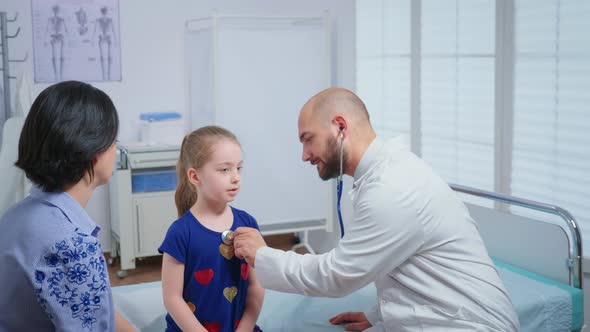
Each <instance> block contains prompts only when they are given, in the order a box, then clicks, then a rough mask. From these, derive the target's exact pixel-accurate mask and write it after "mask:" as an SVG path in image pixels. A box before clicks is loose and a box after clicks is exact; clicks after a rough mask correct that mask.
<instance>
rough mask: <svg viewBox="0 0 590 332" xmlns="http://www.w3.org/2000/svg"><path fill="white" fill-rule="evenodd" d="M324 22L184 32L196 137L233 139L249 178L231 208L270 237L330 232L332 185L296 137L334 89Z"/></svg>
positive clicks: (270, 22)
mask: <svg viewBox="0 0 590 332" xmlns="http://www.w3.org/2000/svg"><path fill="white" fill-rule="evenodd" d="M327 22H328V19H327V17H322V16H320V17H301V18H296V17H294V18H289V17H226V16H219V17H212V18H208V19H202V20H195V21H190V22H188V24H187V27H186V34H185V35H186V38H185V41H186V63H187V71H188V73H187V76H188V77H187V81H188V82H187V85H188V87H189V91H188V99H189V100H188V104H189V110H190V118H191V121H190V123H191V127H192V128H191V129H196V128H198V127H201V126H203V125H210V124H215V125H220V126H223V127H226V128H228V129H229V130H231V131H232V132H234V133H235V134H236V136H237V137H238V139H239V140H240V143H241V145H242V148H243V158H244V170H243V171H242V180H241V182H242V189H241V192H240V194H239V195H238V197H237V199H236V200H235V201H234V203H232V204H233V205H234V206H235V207H237V208H241V209H244V210H246V211H247V212H249V213H251V214H252V215H253V216H254V217H255V218H256V219H257V220H258V222H259V224H260V225H261V227H262V226H267V227H265V229H267V230H268V229H270V228H269V225H271V226H270V227H271V228H272V229H273V230H274V231H277V232H280V230H281V229H283V230H287V229H288V230H296V229H301V228H305V229H311V228H314V229H319V228H321V229H328V230H329V229H331V223H332V219H333V205H332V204H331V203H332V192H333V181H328V182H323V181H321V180H320V179H319V178H318V175H317V171H316V170H315V168H314V167H312V166H310V165H309V164H307V163H303V162H302V161H301V149H302V147H301V143H300V142H299V139H298V132H297V118H298V114H299V110H300V109H301V107H302V106H303V104H304V103H305V102H306V101H307V100H308V99H309V98H310V97H311V96H313V95H314V94H316V93H317V92H319V91H321V90H323V89H325V88H327V87H329V86H330V85H331V82H330V80H331V64H330V60H331V59H330V57H331V53H330V38H329V36H330V34H329V26H328V24H327ZM267 234H268V232H267Z"/></svg>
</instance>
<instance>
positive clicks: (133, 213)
mask: <svg viewBox="0 0 590 332" xmlns="http://www.w3.org/2000/svg"><path fill="white" fill-rule="evenodd" d="M178 153H179V150H178V147H177V146H150V147H149V148H148V147H135V148H128V147H127V148H125V147H121V148H119V151H118V160H117V168H116V170H115V172H114V174H113V178H112V179H111V182H110V185H109V191H110V204H111V234H112V251H111V256H112V257H117V256H118V257H120V263H121V271H120V273H119V277H124V276H125V275H126V270H129V269H134V268H135V260H136V259H137V258H140V257H148V256H155V255H158V254H159V253H158V247H159V246H160V244H162V240H163V239H164V236H165V235H166V231H167V230H168V227H169V226H170V224H171V223H172V222H173V221H174V220H176V219H177V213H176V206H175V204H174V190H175V187H176V185H175V182H174V183H171V182H170V181H171V180H172V179H175V177H176V173H175V167H176V162H177V160H178ZM161 174H165V175H166V177H162V176H161ZM149 176H159V178H150V177H149ZM134 179H135V180H136V181H135V185H134V184H133V183H134V181H133V180H134ZM140 180H141V181H140ZM150 181H151V182H150Z"/></svg>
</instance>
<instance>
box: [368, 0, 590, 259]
mask: <svg viewBox="0 0 590 332" xmlns="http://www.w3.org/2000/svg"><path fill="white" fill-rule="evenodd" d="M589 15H590V2H588V1H587V0H568V1H565V0H510V1H498V2H496V1H494V0H413V1H412V0H379V1H377V0H371V1H366V0H362V1H357V92H358V94H359V96H360V97H361V98H362V99H363V100H365V101H366V104H367V108H368V109H369V113H370V115H371V118H372V121H373V125H374V126H375V128H376V130H377V133H378V134H379V135H386V136H393V135H396V134H407V135H408V136H409V137H411V146H412V149H413V151H414V152H416V153H417V154H419V155H421V156H422V157H423V158H424V159H425V160H426V161H427V162H428V163H429V164H431V165H432V166H433V167H434V168H435V169H436V170H437V172H438V173H439V174H440V175H441V176H443V177H444V178H445V179H446V180H447V181H449V182H451V183H459V184H464V185H468V186H472V187H476V188H481V189H486V190H492V191H496V192H501V193H508V194H512V195H515V196H520V197H524V198H528V199H532V200H537V201H541V202H544V203H549V204H555V205H558V206H561V207H563V208H565V209H567V210H569V211H570V212H571V213H572V214H573V215H574V217H576V219H577V220H578V221H579V222H580V224H581V228H582V233H583V237H584V238H585V239H588V240H590V200H589V199H588V197H589V196H590V93H588V90H590V34H588V33H586V32H587V31H590V21H589V20H587V19H586V18H587V17H588V16H589ZM585 247H586V248H590V246H585Z"/></svg>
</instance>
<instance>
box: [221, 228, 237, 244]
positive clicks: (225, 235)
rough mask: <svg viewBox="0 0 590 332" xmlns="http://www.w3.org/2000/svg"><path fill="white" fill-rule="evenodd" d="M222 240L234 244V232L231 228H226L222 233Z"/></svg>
mask: <svg viewBox="0 0 590 332" xmlns="http://www.w3.org/2000/svg"><path fill="white" fill-rule="evenodd" d="M221 242H223V243H224V244H227V245H228V246H231V245H233V244H234V232H232V230H231V229H226V230H225V231H223V232H222V233H221Z"/></svg>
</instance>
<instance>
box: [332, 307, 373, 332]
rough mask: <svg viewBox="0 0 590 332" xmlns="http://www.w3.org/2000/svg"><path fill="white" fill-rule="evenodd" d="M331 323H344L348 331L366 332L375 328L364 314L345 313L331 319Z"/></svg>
mask: <svg viewBox="0 0 590 332" xmlns="http://www.w3.org/2000/svg"><path fill="white" fill-rule="evenodd" d="M330 323H332V324H334V325H336V324H341V323H344V324H345V325H344V329H345V330H346V331H364V330H366V329H368V328H369V327H371V326H373V325H371V323H369V320H368V319H367V316H365V314H364V313H363V312H345V313H343V314H339V315H336V316H334V317H332V318H330Z"/></svg>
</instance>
